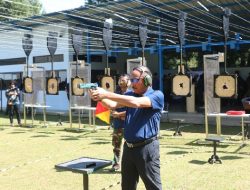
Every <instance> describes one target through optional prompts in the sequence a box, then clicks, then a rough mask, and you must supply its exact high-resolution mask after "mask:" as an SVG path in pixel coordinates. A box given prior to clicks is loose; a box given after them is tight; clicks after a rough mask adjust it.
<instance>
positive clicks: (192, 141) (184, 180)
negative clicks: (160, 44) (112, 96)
mask: <svg viewBox="0 0 250 190" xmlns="http://www.w3.org/2000/svg"><path fill="white" fill-rule="evenodd" d="M36 119H37V118H36ZM38 119H41V118H39V117H38ZM48 120H49V126H48V127H47V128H42V127H41V126H40V124H39V121H38V120H36V121H35V127H34V128H26V127H17V126H15V127H10V126H9V120H8V118H7V117H6V116H4V115H0V141H1V142H0V190H59V189H60V190H73V189H74V190H82V189H83V187H82V175H81V174H77V173H72V172H70V171H63V170H57V169H55V165H56V164H59V163H63V162H66V161H70V160H73V159H76V158H80V157H93V158H99V159H107V160H112V158H113V153H112V145H111V133H112V130H108V129H107V128H104V129H99V130H97V131H93V127H90V126H88V125H85V127H84V128H83V127H82V130H80V131H77V130H75V131H74V130H71V131H70V130H65V129H69V124H68V123H64V124H63V126H56V122H57V116H49V117H48ZM62 120H63V121H65V120H68V118H67V117H63V118H62ZM74 121H75V122H76V123H74V125H73V127H74V128H76V129H77V128H78V124H77V118H74ZM30 122H31V120H28V121H27V123H30ZM83 122H84V123H88V122H87V120H83ZM97 124H99V125H100V124H101V123H99V122H97ZM174 127H175V126H174V125H173V124H170V123H162V124H161V132H160V135H161V138H160V151H161V178H162V183H163V190H166V189H171V190H206V189H207V190H210V189H211V190H241V189H242V190H246V189H250V180H249V175H250V167H249V166H250V145H249V142H248V141H246V145H245V146H241V140H238V139H240V137H239V138H234V139H233V140H226V141H224V142H223V143H221V144H220V145H219V146H218V155H219V156H220V158H221V159H222V162H223V163H222V164H214V165H211V164H209V163H208V162H207V160H208V158H209V157H210V156H211V155H212V151H213V148H212V146H211V144H209V143H206V142H205V141H204V138H205V134H204V131H205V129H204V126H202V125H187V126H185V127H184V128H182V131H183V132H182V134H183V136H181V137H173V136H172V135H173V132H174ZM210 128H211V133H213V132H214V131H215V128H214V127H210ZM222 129H223V130H222V133H223V134H224V135H223V136H225V137H226V138H227V139H229V137H230V136H233V135H235V134H237V133H238V132H240V131H241V129H240V127H223V128H222ZM109 168H110V167H107V168H104V169H101V170H98V171H97V172H95V173H94V174H91V175H90V176H89V180H90V181H89V183H90V189H91V190H103V189H114V190H119V189H121V188H120V181H121V179H120V172H116V173H110V172H109ZM144 189H145V188H144V185H143V183H142V182H140V183H139V185H138V190H144Z"/></svg>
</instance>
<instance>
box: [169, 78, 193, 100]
mask: <svg viewBox="0 0 250 190" xmlns="http://www.w3.org/2000/svg"><path fill="white" fill-rule="evenodd" d="M191 84H192V78H191V76H188V75H175V76H173V78H172V93H173V94H174V95H175V96H191Z"/></svg>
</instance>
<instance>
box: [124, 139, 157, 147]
mask: <svg viewBox="0 0 250 190" xmlns="http://www.w3.org/2000/svg"><path fill="white" fill-rule="evenodd" d="M157 139H158V136H154V137H152V138H150V139H146V140H145V141H142V142H137V143H128V142H127V141H126V144H127V146H128V148H136V147H140V146H144V145H146V144H149V143H151V142H153V141H154V140H157Z"/></svg>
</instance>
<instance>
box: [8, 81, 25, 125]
mask: <svg viewBox="0 0 250 190" xmlns="http://www.w3.org/2000/svg"><path fill="white" fill-rule="evenodd" d="M5 95H6V98H7V104H8V109H9V118H10V125H11V127H13V126H14V124H13V116H14V112H15V114H16V117H17V122H18V125H19V126H21V117H20V112H19V104H20V100H19V98H20V90H19V88H17V87H16V85H15V82H14V81H12V82H11V83H10V86H9V88H8V89H7V90H6V92H5Z"/></svg>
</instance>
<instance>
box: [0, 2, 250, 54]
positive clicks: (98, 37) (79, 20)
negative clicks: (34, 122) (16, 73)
mask: <svg viewBox="0 0 250 190" xmlns="http://www.w3.org/2000/svg"><path fill="white" fill-rule="evenodd" d="M225 8H229V9H231V12H232V14H231V16H230V18H229V20H230V27H229V30H230V31H229V38H228V40H235V39H237V40H238V41H240V42H241V43H243V44H244V43H245V42H246V43H249V40H250V29H249V28H250V11H249V9H250V2H249V0H223V1H221V0H200V1H194V0H123V1H116V2H110V3H107V4H103V5H88V6H86V7H79V8H76V9H72V10H66V11H61V12H55V13H50V14H45V15H42V16H33V17H30V18H25V19H14V18H11V17H10V18H9V20H10V21H9V22H5V23H1V24H0V29H1V30H0V31H6V30H13V28H15V29H16V30H22V31H27V32H31V31H32V30H33V28H34V27H37V26H43V25H47V26H51V27H52V28H53V27H59V28H60V30H61V31H62V33H63V31H65V30H67V29H69V32H70V33H73V32H74V31H76V30H78V31H79V30H80V31H83V43H84V47H88V49H89V50H91V51H96V50H104V47H103V42H102V29H103V25H104V21H105V19H107V18H112V19H113V40H112V45H111V49H125V50H127V49H129V48H132V47H140V43H139V37H138V25H139V24H140V22H141V18H142V17H146V18H148V19H149V25H148V40H147V43H146V46H147V47H152V46H157V45H159V44H161V45H163V46H168V45H173V44H179V40H178V32H177V21H178V19H179V14H180V11H182V12H185V13H187V19H186V35H185V38H186V44H187V45H192V44H202V43H204V42H208V41H209V42H211V43H213V42H216V43H217V42H224V34H223V27H222V15H223V14H224V10H225ZM65 22H67V23H68V24H69V26H70V27H69V28H66V27H64V26H61V25H59V24H60V23H65ZM48 32H49V29H48V31H46V29H45V30H43V31H41V35H44V36H47V35H48ZM87 33H88V34H87ZM159 39H160V43H159ZM71 50H72V49H71Z"/></svg>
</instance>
